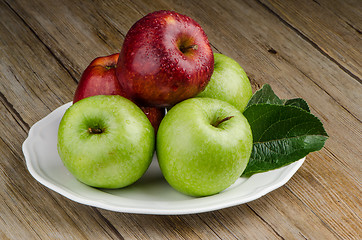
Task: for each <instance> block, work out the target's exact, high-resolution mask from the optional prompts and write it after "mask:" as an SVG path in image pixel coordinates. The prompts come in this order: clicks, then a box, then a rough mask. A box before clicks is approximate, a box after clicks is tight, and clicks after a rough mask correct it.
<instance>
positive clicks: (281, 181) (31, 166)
mask: <svg viewBox="0 0 362 240" xmlns="http://www.w3.org/2000/svg"><path fill="white" fill-rule="evenodd" d="M71 105H72V102H68V103H66V104H63V105H62V106H59V107H58V108H56V109H55V110H53V111H52V112H50V113H49V114H48V115H47V116H45V117H44V118H42V119H41V120H39V121H37V122H36V123H35V124H34V125H33V126H31V128H30V130H29V133H28V136H27V138H26V139H25V140H24V142H23V144H22V151H23V154H24V157H25V161H26V166H27V169H28V171H29V172H30V174H31V175H32V177H33V178H34V179H35V180H37V181H38V182H39V183H41V184H42V185H44V186H45V187H47V188H49V189H51V190H52V191H55V192H57V193H58V194H60V195H62V196H64V197H66V198H68V199H70V200H72V201H75V202H78V203H80V204H84V205H88V206H93V207H98V208H102V209H106V210H109V211H115V212H123V213H135V214H152V215H184V214H197V213H204V212H210V211H215V210H220V209H224V208H229V207H232V206H237V205H241V204H245V203H248V202H250V201H253V200H256V199H258V198H260V197H262V196H264V195H266V194H268V193H270V192H272V191H274V190H275V189H278V188H280V187H281V186H283V185H285V184H286V183H287V182H288V181H289V180H290V179H291V178H292V177H293V175H294V174H295V173H296V172H297V170H298V169H299V168H300V167H301V166H302V164H303V163H304V161H305V159H306V157H304V158H301V159H300V160H298V161H296V162H293V163H291V164H289V165H286V166H284V167H282V168H279V169H276V170H279V171H280V170H282V169H286V168H290V169H289V171H288V172H287V173H284V172H282V173H281V175H280V176H278V178H277V179H276V180H275V181H274V182H275V183H273V184H272V185H270V184H268V185H267V186H266V187H265V188H263V189H262V190H260V191H258V192H257V193H256V194H254V195H253V194H252V195H250V196H247V197H246V198H244V200H243V201H240V200H239V201H238V199H237V196H236V197H234V198H232V200H231V201H228V202H226V203H220V202H217V203H216V204H213V205H206V206H205V205H204V206H203V207H202V208H197V209H195V208H190V209H187V208H186V209H180V208H173V209H160V208H158V209H157V208H148V209H146V208H145V207H143V208H140V207H132V206H131V207H130V206H128V207H125V206H123V207H122V206H115V205H110V204H107V203H105V202H102V201H97V200H94V199H87V198H85V197H84V196H83V195H79V194H76V193H75V191H74V190H73V189H68V188H65V187H64V186H63V185H62V186H59V185H57V184H55V183H53V182H52V181H51V179H50V180H48V179H47V178H49V177H48V176H47V175H45V174H42V175H41V174H40V173H39V171H37V170H41V169H40V167H39V161H38V160H37V159H35V160H33V158H32V157H33V156H34V154H33V155H32V153H31V151H35V150H34V149H33V148H32V147H33V145H32V141H31V140H32V139H33V138H34V137H35V134H36V132H37V130H39V128H40V127H41V125H42V124H47V123H52V121H54V120H58V119H59V118H61V117H59V112H60V111H64V112H65V111H66V109H68V108H69V107H70V106H71ZM271 171H275V170H271ZM267 173H268V172H264V173H257V174H254V175H257V176H258V175H259V174H267ZM283 173H284V174H283ZM254 175H253V176H254ZM253 176H251V177H253ZM251 177H250V178H251ZM219 194H222V193H219ZM213 196H215V195H213ZM209 197H212V196H209ZM195 199H202V198H195ZM191 200H192V199H191ZM181 201H185V200H181Z"/></svg>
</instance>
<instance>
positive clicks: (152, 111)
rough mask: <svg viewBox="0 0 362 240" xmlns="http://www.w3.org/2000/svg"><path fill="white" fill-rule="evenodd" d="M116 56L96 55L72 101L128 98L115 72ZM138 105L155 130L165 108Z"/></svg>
mask: <svg viewBox="0 0 362 240" xmlns="http://www.w3.org/2000/svg"><path fill="white" fill-rule="evenodd" d="M118 56H119V53H116V54H112V55H109V56H102V57H98V58H96V59H94V60H93V61H92V62H91V63H90V64H89V65H88V67H87V68H86V69H85V70H84V72H83V74H82V76H81V79H80V81H79V83H78V86H77V89H76V91H75V94H74V99H73V103H76V102H77V101H79V100H81V99H83V98H86V97H91V96H95V95H120V96H122V97H125V98H128V99H130V97H129V96H128V94H126V92H125V91H123V89H122V88H121V86H120V84H119V82H118V80H117V77H116V74H115V69H116V64H117V61H118ZM130 100H131V101H132V99H130ZM138 106H139V107H140V108H141V109H142V110H143V112H144V113H145V114H146V116H147V118H148V119H149V120H150V122H151V124H152V126H153V127H154V129H155V132H156V131H157V129H158V126H159V125H160V122H161V120H162V118H163V117H164V115H165V109H163V108H156V107H144V106H140V105H138Z"/></svg>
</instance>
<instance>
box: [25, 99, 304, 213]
mask: <svg viewBox="0 0 362 240" xmlns="http://www.w3.org/2000/svg"><path fill="white" fill-rule="evenodd" d="M70 106H71V103H68V104H65V105H63V106H61V107H59V108H58V109H56V110H55V111H53V112H52V113H50V114H49V115H48V116H46V117H45V118H44V119H42V120H40V121H39V122H37V123H36V124H35V125H34V126H33V127H32V128H31V129H30V131H29V136H28V138H27V139H26V140H25V141H24V143H23V152H24V156H25V159H26V164H27V167H28V170H29V172H30V173H31V175H32V176H33V177H34V178H35V179H36V180H37V181H39V182H40V183H41V184H43V185H45V186H46V187H48V188H50V189H52V190H54V191H55V192H58V193H59V194H62V195H63V196H65V197H67V198H69V199H71V200H73V201H76V202H79V203H82V204H86V205H90V206H94V207H99V208H103V209H108V210H111V211H117V212H127V213H141V214H160V215H173V214H192V213H200V212H207V211H213V210H217V209H222V208H226V207H231V206H235V205H239V204H243V203H247V202H250V201H252V200H255V199H257V198H260V197H261V196H263V195H265V194H267V193H269V192H271V191H273V190H274V189H277V188H279V187H280V186H282V185H284V184H285V183H286V182H287V181H288V180H289V179H290V178H291V177H292V176H293V174H294V173H295V172H296V171H297V170H298V169H299V167H300V166H301V165H302V164H303V162H304V160H305V158H303V159H301V160H299V161H297V162H294V163H292V164H290V165H288V166H285V167H283V168H280V169H277V170H273V171H269V172H266V173H259V174H255V175H253V176H251V177H250V178H243V177H242V178H239V179H238V180H237V181H236V182H235V183H234V184H233V185H232V186H230V187H229V188H228V189H226V190H224V191H223V192H221V193H219V194H216V195H213V196H208V197H201V198H194V197H189V196H186V195H183V194H181V193H179V192H177V191H176V190H174V189H172V188H171V187H170V186H169V185H168V184H167V182H166V181H165V180H164V178H163V177H162V173H161V171H160V169H159V167H158V163H157V158H156V157H154V159H153V161H152V164H151V166H150V168H149V169H148V170H147V172H146V173H145V175H144V176H143V177H142V178H141V179H140V180H139V181H137V182H136V183H135V184H133V185H131V186H129V187H126V188H123V189H117V190H105V189H96V188H92V187H89V186H86V185H84V184H82V183H80V182H79V181H77V180H76V179H75V178H74V177H73V176H72V175H71V174H70V173H69V172H68V170H67V169H66V168H65V167H64V165H63V163H62V161H61V159H60V158H59V155H58V152H57V132H58V126H59V122H60V120H61V118H62V116H63V114H64V112H65V110H66V109H67V108H68V107H70Z"/></svg>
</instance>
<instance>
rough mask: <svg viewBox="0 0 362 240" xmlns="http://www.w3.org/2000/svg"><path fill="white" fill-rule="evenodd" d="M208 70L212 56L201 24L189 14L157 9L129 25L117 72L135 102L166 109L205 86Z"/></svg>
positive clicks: (212, 67) (210, 67)
mask: <svg viewBox="0 0 362 240" xmlns="http://www.w3.org/2000/svg"><path fill="white" fill-rule="evenodd" d="M213 69H214V56H213V53H212V49H211V47H210V44H209V41H208V38H207V36H206V34H205V32H204V31H203V29H202V28H201V26H200V25H199V24H198V23H197V22H196V21H195V20H193V19H191V18H190V17H188V16H185V15H182V14H179V13H176V12H173V11H165V10H162V11H157V12H153V13H150V14H148V15H146V16H145V17H143V18H141V19H140V20H138V21H137V22H136V23H135V24H134V25H133V26H132V27H131V28H130V30H129V31H128V33H127V35H126V37H125V39H124V43H123V47H122V50H121V53H120V56H119V59H118V63H117V68H116V74H117V78H118V80H119V82H120V84H121V87H122V88H123V89H124V90H125V91H126V92H127V94H130V97H131V98H132V99H134V100H135V101H136V102H138V103H140V104H141V105H143V106H146V105H147V106H157V107H168V106H172V105H174V104H176V103H178V102H180V101H182V100H184V99H187V98H190V97H194V96H196V95H197V94H198V93H199V92H201V91H202V90H204V88H205V87H206V85H207V84H208V82H209V80H210V77H211V75H212V72H213Z"/></svg>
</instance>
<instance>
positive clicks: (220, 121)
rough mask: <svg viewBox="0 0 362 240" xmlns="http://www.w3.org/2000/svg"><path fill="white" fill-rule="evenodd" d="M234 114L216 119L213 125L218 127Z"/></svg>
mask: <svg viewBox="0 0 362 240" xmlns="http://www.w3.org/2000/svg"><path fill="white" fill-rule="evenodd" d="M233 117H234V116H229V117H226V118H223V119H221V120H218V121H216V122H215V123H212V124H211V125H212V126H214V127H218V126H219V125H220V124H221V123H223V122H225V121H227V120H229V119H231V118H233Z"/></svg>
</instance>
